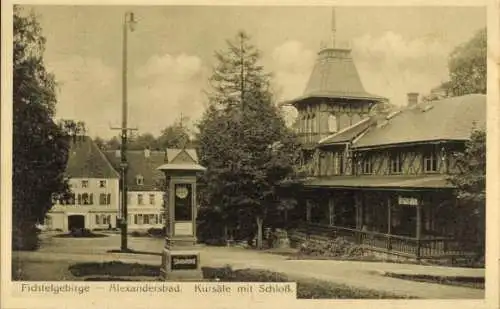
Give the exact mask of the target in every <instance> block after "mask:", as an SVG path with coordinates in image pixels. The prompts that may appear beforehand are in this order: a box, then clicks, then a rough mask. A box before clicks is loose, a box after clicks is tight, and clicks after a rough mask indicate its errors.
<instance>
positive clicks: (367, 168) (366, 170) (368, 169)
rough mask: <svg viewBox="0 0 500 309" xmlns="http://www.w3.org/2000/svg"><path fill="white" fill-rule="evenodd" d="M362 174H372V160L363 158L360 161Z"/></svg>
mask: <svg viewBox="0 0 500 309" xmlns="http://www.w3.org/2000/svg"><path fill="white" fill-rule="evenodd" d="M362 168H363V174H372V173H373V169H372V159H371V158H370V157H368V158H364V159H363V161H362Z"/></svg>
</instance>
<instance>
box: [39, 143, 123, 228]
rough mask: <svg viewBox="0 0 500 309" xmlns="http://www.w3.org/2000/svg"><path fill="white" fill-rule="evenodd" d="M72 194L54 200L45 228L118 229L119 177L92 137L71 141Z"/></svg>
mask: <svg viewBox="0 0 500 309" xmlns="http://www.w3.org/2000/svg"><path fill="white" fill-rule="evenodd" d="M65 173H66V177H68V178H69V185H70V188H71V194H70V196H69V197H68V198H67V199H59V200H54V201H53V202H54V206H53V207H52V209H51V210H50V212H49V213H48V214H47V218H46V220H45V225H46V226H47V228H49V229H60V230H63V231H68V230H71V229H76V228H88V229H96V228H108V227H109V225H110V224H111V225H112V226H113V227H115V226H116V216H117V213H118V203H119V174H118V173H117V172H116V171H115V169H113V167H112V166H111V164H110V163H109V161H108V160H107V159H106V157H105V156H104V154H103V153H102V152H101V151H100V149H99V148H98V147H97V145H96V144H95V143H94V142H93V141H92V139H91V138H89V137H75V138H74V139H73V140H72V141H71V145H70V150H69V158H68V163H67V167H66V172H65Z"/></svg>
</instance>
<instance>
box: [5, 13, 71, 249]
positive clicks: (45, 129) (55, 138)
mask: <svg viewBox="0 0 500 309" xmlns="http://www.w3.org/2000/svg"><path fill="white" fill-rule="evenodd" d="M13 23H14V29H13V31H14V32H13V35H14V38H13V39H14V40H13V44H14V46H13V47H14V49H13V53H14V54H13V177H12V186H13V192H12V194H13V196H12V247H13V248H14V249H34V248H36V247H37V235H36V230H35V228H34V225H35V223H36V222H41V221H43V220H44V218H45V215H46V213H47V212H48V211H49V210H50V208H51V206H52V197H53V194H59V193H64V192H66V191H67V189H68V188H67V183H66V181H65V179H64V170H65V168H66V163H67V159H68V147H69V141H68V138H67V134H66V133H65V132H64V131H63V130H62V128H61V127H59V126H58V125H57V124H56V123H55V122H54V121H53V116H54V113H55V108H56V103H57V100H56V93H55V86H56V83H55V79H54V76H53V75H52V74H50V73H49V72H47V70H46V68H45V64H44V61H43V53H44V50H45V38H44V37H43V36H42V29H41V27H40V25H39V23H38V22H37V20H36V17H35V16H34V15H33V14H26V13H25V12H23V11H22V10H21V9H20V8H19V7H15V8H14V17H13Z"/></svg>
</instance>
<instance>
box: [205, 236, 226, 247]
mask: <svg viewBox="0 0 500 309" xmlns="http://www.w3.org/2000/svg"><path fill="white" fill-rule="evenodd" d="M203 243H205V244H207V245H210V246H225V245H226V240H225V239H224V238H209V239H205V240H204V241H203Z"/></svg>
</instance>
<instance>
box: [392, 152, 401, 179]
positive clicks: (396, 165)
mask: <svg viewBox="0 0 500 309" xmlns="http://www.w3.org/2000/svg"><path fill="white" fill-rule="evenodd" d="M401 157H402V156H401V153H399V152H398V153H392V154H391V174H401V172H402V171H403V162H402V158H401Z"/></svg>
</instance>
